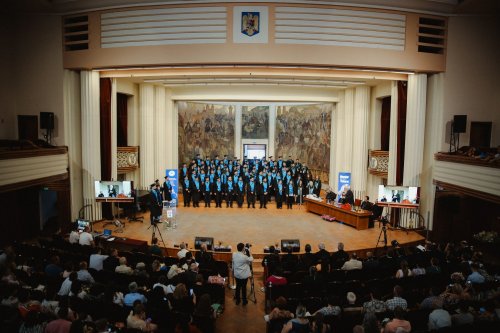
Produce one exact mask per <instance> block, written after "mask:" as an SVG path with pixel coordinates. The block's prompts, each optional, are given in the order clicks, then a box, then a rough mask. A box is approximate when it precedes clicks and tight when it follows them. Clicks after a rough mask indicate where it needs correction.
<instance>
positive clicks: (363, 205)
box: [360, 196, 373, 211]
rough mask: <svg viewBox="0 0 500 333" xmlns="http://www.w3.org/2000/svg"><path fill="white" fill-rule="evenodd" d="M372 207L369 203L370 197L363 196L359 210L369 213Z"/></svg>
mask: <svg viewBox="0 0 500 333" xmlns="http://www.w3.org/2000/svg"><path fill="white" fill-rule="evenodd" d="M372 207H373V204H372V203H371V202H370V197H369V196H365V200H363V201H361V205H360V208H361V209H364V210H369V211H371V210H372Z"/></svg>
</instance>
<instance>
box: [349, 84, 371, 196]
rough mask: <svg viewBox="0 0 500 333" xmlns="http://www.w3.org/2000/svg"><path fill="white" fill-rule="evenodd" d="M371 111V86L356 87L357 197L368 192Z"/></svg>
mask: <svg viewBox="0 0 500 333" xmlns="http://www.w3.org/2000/svg"><path fill="white" fill-rule="evenodd" d="M369 112H370V87H369V86H360V87H356V94H355V99H354V117H353V130H352V132H351V133H350V135H348V136H351V137H352V140H353V143H352V175H351V188H352V189H353V191H354V193H355V196H356V197H357V198H362V197H363V196H364V195H365V193H366V178H367V175H368V169H367V168H368V163H367V162H368V115H369Z"/></svg>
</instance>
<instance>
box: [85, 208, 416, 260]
mask: <svg viewBox="0 0 500 333" xmlns="http://www.w3.org/2000/svg"><path fill="white" fill-rule="evenodd" d="M181 206H182V204H181ZM200 206H202V207H199V208H193V207H186V208H184V207H178V208H177V217H176V223H177V228H175V229H167V228H166V225H165V224H159V225H158V226H159V230H160V231H161V233H162V236H163V239H164V241H165V245H164V247H165V248H166V252H165V254H167V255H175V253H177V251H178V249H176V248H175V245H178V244H180V243H181V242H186V243H188V244H189V247H190V248H194V239H195V237H196V236H201V237H213V238H214V241H215V245H218V244H222V245H231V246H232V248H233V250H235V249H236V244H238V243H239V242H243V243H251V244H252V245H253V246H252V254H253V255H254V257H256V258H261V257H262V256H263V255H264V247H266V246H269V245H276V244H280V243H281V240H282V239H299V240H300V251H301V252H303V251H304V246H305V245H306V244H308V243H309V244H311V246H312V248H313V252H316V251H317V249H318V244H319V243H325V245H326V249H327V250H328V251H330V252H333V251H336V249H337V243H338V242H343V243H344V244H345V250H346V251H356V252H357V253H358V254H359V255H361V256H363V254H364V253H365V252H366V251H370V250H373V249H374V248H375V247H376V246H377V240H378V238H379V235H380V233H381V230H382V229H381V227H380V226H379V224H378V223H377V224H376V225H375V228H371V229H366V230H356V229H355V228H353V227H351V226H349V225H345V224H340V223H338V222H326V221H324V220H323V219H321V217H320V216H319V215H316V214H312V213H309V212H307V210H306V208H305V206H297V205H295V206H294V207H293V209H292V210H288V209H286V207H283V209H277V208H276V206H275V204H274V203H270V204H268V205H267V209H264V208H262V209H259V208H258V207H259V206H258V203H257V205H256V207H257V208H255V209H253V208H247V207H246V205H244V207H243V208H237V206H236V205H233V208H226V207H225V203H224V204H223V208H215V205H212V207H211V208H205V207H203V203H201V204H200ZM138 215H139V216H141V215H142V216H143V217H144V222H143V223H141V222H129V221H128V220H126V219H123V221H124V222H125V228H124V230H123V232H122V233H114V230H115V229H116V227H115V226H113V225H108V226H107V227H106V228H108V229H111V230H112V231H113V236H116V237H119V238H132V239H138V240H145V241H148V243H150V242H151V235H152V230H151V229H148V227H149V226H150V222H149V212H146V213H142V214H138ZM103 225H104V222H97V223H95V224H94V231H98V232H99V231H102V229H103ZM394 239H396V240H397V241H398V242H399V243H400V244H401V245H406V244H408V245H413V244H417V243H419V242H423V241H424V237H422V236H421V235H420V234H418V233H417V232H415V231H408V232H407V231H403V230H387V240H388V245H389V246H390V244H391V241H392V240H394ZM381 240H383V236H382V239H381ZM160 246H162V244H160ZM378 247H383V243H381V244H379V245H378ZM228 256H229V257H230V253H229V254H228V255H223V254H221V255H220V256H219V257H220V258H221V259H222V260H224V259H226V258H227V257H228Z"/></svg>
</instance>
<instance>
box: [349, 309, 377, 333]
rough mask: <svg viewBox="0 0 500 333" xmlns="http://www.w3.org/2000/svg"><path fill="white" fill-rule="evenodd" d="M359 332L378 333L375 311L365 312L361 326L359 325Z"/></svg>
mask: <svg viewBox="0 0 500 333" xmlns="http://www.w3.org/2000/svg"><path fill="white" fill-rule="evenodd" d="M358 326H359V325H358ZM353 333H354V329H353ZM360 333H380V322H379V320H378V318H377V316H376V315H375V313H373V312H367V313H365V315H364V316H363V326H361V330H360Z"/></svg>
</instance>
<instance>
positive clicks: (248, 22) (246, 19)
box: [241, 12, 260, 37]
mask: <svg viewBox="0 0 500 333" xmlns="http://www.w3.org/2000/svg"><path fill="white" fill-rule="evenodd" d="M259 18H260V12H242V13H241V32H242V33H244V34H245V35H247V36H249V37H252V36H254V35H257V34H258V33H259V28H260V26H259Z"/></svg>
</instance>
